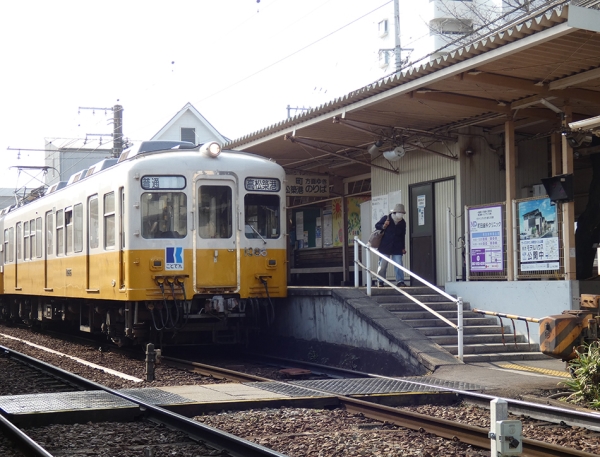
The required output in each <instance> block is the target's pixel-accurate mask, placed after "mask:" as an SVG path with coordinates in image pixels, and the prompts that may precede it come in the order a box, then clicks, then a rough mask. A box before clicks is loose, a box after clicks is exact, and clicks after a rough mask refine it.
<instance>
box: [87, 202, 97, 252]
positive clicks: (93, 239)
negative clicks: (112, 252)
mask: <svg viewBox="0 0 600 457" xmlns="http://www.w3.org/2000/svg"><path fill="white" fill-rule="evenodd" d="M88 213H89V216H90V221H89V229H88V230H89V231H90V249H95V248H97V247H98V246H100V242H99V237H98V232H99V228H100V227H99V225H98V197H96V196H94V197H90V201H89V209H88Z"/></svg>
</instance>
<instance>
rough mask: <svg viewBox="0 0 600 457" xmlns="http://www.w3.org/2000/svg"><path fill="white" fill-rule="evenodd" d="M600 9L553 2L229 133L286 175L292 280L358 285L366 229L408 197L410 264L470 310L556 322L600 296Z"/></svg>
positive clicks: (591, 4) (407, 259) (586, 4)
mask: <svg viewBox="0 0 600 457" xmlns="http://www.w3.org/2000/svg"><path fill="white" fill-rule="evenodd" d="M599 3H600V2H590V1H584V2H558V1H557V2H551V4H549V6H548V7H546V8H544V9H541V10H538V11H536V12H534V13H532V14H531V15H530V16H528V17H526V18H524V19H521V20H519V21H518V22H514V23H510V24H507V25H506V26H505V27H503V28H502V29H500V30H498V31H496V32H494V33H493V34H491V35H489V36H487V37H486V38H484V39H481V40H478V41H476V42H473V43H471V44H469V45H467V46H464V47H462V48H460V49H457V50H455V51H453V52H451V53H449V54H446V55H443V56H440V57H439V58H437V59H436V60H433V61H431V62H428V63H425V64H423V65H420V66H418V67H408V68H405V69H403V70H401V71H399V72H396V73H394V74H392V75H390V76H388V77H386V78H383V79H381V80H379V81H376V82H375V83H373V84H369V85H367V86H365V87H362V88H360V89H358V90H356V91H353V92H351V93H349V94H347V95H345V96H343V97H340V98H337V99H335V100H331V101H330V102H328V103H325V104H323V105H321V106H319V107H317V108H315V109H311V110H309V111H305V112H302V113H301V114H298V115H297V116H295V117H292V118H289V119H286V120H285V121H282V122H280V123H277V124H274V125H271V126H268V127H266V128H263V129H261V130H260V131H257V132H254V133H251V134H249V135H246V136H244V137H242V138H238V139H236V140H233V141H230V142H229V143H228V144H227V145H226V147H227V148H231V149H236V150H244V151H248V152H251V153H255V154H258V155H262V156H265V157H269V158H271V159H273V160H276V161H277V162H278V163H279V164H281V165H282V166H283V167H284V168H285V169H286V170H287V173H288V177H287V183H286V186H287V188H288V208H289V211H288V218H289V220H288V234H289V236H290V245H291V249H290V252H291V255H290V270H289V271H290V283H291V284H292V285H293V284H299V285H327V284H328V285H353V274H352V271H353V268H354V263H353V252H354V248H353V243H354V241H353V240H354V237H355V236H358V237H359V238H360V239H362V240H363V241H365V242H366V240H367V239H368V236H369V234H370V232H371V231H372V230H373V227H374V223H375V221H377V220H378V219H379V218H380V217H381V216H382V215H383V214H387V213H388V212H389V211H390V209H391V208H393V207H394V205H395V204H396V203H403V204H404V205H406V207H407V232H408V233H407V251H408V252H407V255H406V256H405V261H404V265H405V266H406V267H407V268H409V269H410V270H411V271H413V272H415V273H416V274H418V275H419V276H421V277H422V278H424V279H426V280H428V281H430V282H431V283H433V284H435V285H438V286H443V287H444V288H445V289H446V291H448V292H450V293H454V294H457V295H459V296H461V297H462V298H463V300H464V301H466V302H469V303H470V304H471V306H472V307H477V308H479V309H484V310H490V311H496V312H502V313H509V314H518V315H522V316H531V317H543V316H547V315H551V314H560V313H561V312H562V311H563V310H567V309H578V308H579V300H580V295H581V294H582V293H600V282H599V281H598V273H597V269H596V267H595V266H594V265H595V257H596V248H597V246H596V244H597V243H598V241H599V240H600V237H599V233H598V230H597V228H596V227H599V226H600V208H599V207H598V204H599V203H598V202H600V184H598V183H599V182H600V181H598V180H600V159H599V157H600V154H598V153H600V117H599V115H600V10H599V9H600V5H599ZM391 270H392V269H388V274H389V275H390V277H391V275H392V274H393V272H392V271H391ZM364 278H365V277H364V276H362V278H361V283H362V284H364ZM406 280H407V281H408V278H406ZM517 325H523V326H524V325H525V323H523V322H521V323H518V324H517ZM534 338H535V337H534Z"/></svg>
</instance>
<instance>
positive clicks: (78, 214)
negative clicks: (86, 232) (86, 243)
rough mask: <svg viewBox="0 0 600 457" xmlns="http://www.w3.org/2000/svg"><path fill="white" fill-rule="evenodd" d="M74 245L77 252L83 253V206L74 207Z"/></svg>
mask: <svg viewBox="0 0 600 457" xmlns="http://www.w3.org/2000/svg"><path fill="white" fill-rule="evenodd" d="M73 245H74V248H75V252H81V251H83V205H82V204H81V203H77V204H76V205H75V206H73Z"/></svg>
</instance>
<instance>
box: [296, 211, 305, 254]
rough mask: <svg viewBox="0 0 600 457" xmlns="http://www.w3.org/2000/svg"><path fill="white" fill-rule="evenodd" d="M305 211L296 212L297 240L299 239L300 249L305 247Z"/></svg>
mask: <svg viewBox="0 0 600 457" xmlns="http://www.w3.org/2000/svg"><path fill="white" fill-rule="evenodd" d="M303 237H304V213H302V211H298V212H297V213H296V240H297V241H298V249H302V248H304V239H303Z"/></svg>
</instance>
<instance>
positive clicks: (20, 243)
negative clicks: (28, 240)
mask: <svg viewBox="0 0 600 457" xmlns="http://www.w3.org/2000/svg"><path fill="white" fill-rule="evenodd" d="M22 246H23V226H22V225H21V223H20V222H17V260H22V259H23V253H22V251H21V249H22Z"/></svg>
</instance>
